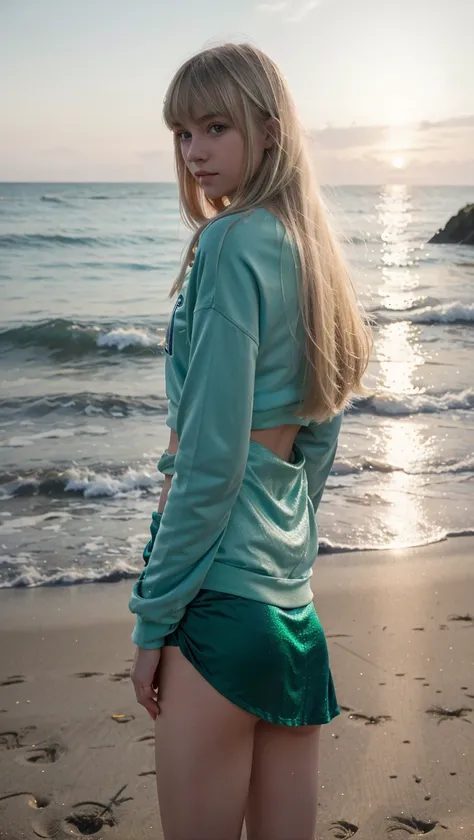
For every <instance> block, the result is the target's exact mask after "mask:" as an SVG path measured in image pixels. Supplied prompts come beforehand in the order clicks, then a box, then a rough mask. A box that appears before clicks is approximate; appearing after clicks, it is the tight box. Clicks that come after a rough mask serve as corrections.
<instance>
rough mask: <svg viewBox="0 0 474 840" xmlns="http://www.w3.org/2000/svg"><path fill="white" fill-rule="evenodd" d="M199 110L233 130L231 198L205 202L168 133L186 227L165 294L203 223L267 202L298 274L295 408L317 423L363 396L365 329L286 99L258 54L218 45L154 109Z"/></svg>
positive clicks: (176, 115) (180, 115)
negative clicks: (235, 164)
mask: <svg viewBox="0 0 474 840" xmlns="http://www.w3.org/2000/svg"><path fill="white" fill-rule="evenodd" d="M203 111H204V113H208V114H216V115H219V116H222V117H225V118H226V120H228V121H229V123H230V124H231V125H233V126H234V127H235V128H236V129H237V130H238V131H239V132H240V134H241V135H242V137H243V139H244V148H245V165H244V169H243V172H242V176H241V180H240V184H239V186H238V189H237V191H236V193H235V194H234V195H233V196H232V200H231V201H228V200H226V198H225V197H224V196H223V197H222V198H219V199H210V198H208V197H207V196H206V195H205V193H204V191H203V190H202V188H201V187H200V185H199V184H198V182H197V181H196V179H195V178H194V177H193V175H192V174H191V173H190V172H189V170H188V169H187V167H186V165H185V162H184V160H183V158H182V155H181V150H180V141H179V138H178V137H177V136H175V140H174V142H175V165H176V170H177V177H178V185H179V196H180V205H181V214H182V217H183V219H184V221H185V222H186V224H187V225H188V226H189V227H191V228H192V229H193V230H194V233H193V236H192V238H191V241H190V242H189V246H188V248H187V250H186V253H185V255H184V259H183V263H182V266H181V270H180V272H179V274H178V277H177V279H176V280H175V282H174V284H173V286H172V289H171V292H170V296H172V295H173V294H175V293H176V292H178V291H179V290H180V289H181V287H182V285H183V282H184V278H185V274H186V271H187V268H188V266H189V265H190V264H191V263H192V259H193V253H194V251H195V248H196V245H197V242H198V240H199V237H200V235H201V233H202V231H203V230H204V228H205V227H207V225H209V224H212V222H213V221H214V220H215V219H216V218H220V217H221V216H226V215H229V214H231V213H235V212H237V211H245V210H248V211H250V210H252V209H254V208H257V207H262V206H264V207H268V208H271V210H272V211H273V212H274V213H275V215H276V216H277V217H278V218H279V219H280V220H281V222H282V223H283V225H284V226H285V229H286V231H287V234H288V237H289V239H290V242H291V243H292V245H293V247H296V255H297V258H298V262H299V267H300V272H301V283H300V290H299V293H300V306H301V314H302V319H303V325H304V331H305V336H306V361H307V365H306V384H305V397H304V401H303V403H302V405H301V410H300V412H299V413H300V416H302V417H306V418H310V419H314V420H317V421H320V422H322V421H324V420H327V419H329V418H330V417H332V416H334V415H335V414H337V413H338V412H339V411H340V410H341V409H343V408H344V407H345V406H346V405H347V404H348V402H349V401H350V399H351V394H353V393H354V394H357V393H358V394H366V393H367V391H366V389H365V388H364V387H363V385H362V377H363V374H364V372H365V370H366V367H367V365H368V362H369V357H370V353H371V349H372V333H371V330H370V326H369V323H368V320H367V318H366V316H365V314H364V312H363V311H362V308H361V307H360V305H359V303H358V301H357V297H356V294H355V290H354V286H353V283H352V280H351V277H350V274H349V270H348V266H347V264H346V262H345V259H344V256H343V253H342V248H341V246H340V244H339V242H338V237H337V235H336V233H335V232H334V230H333V229H332V226H331V223H330V214H329V211H328V210H327V208H326V207H325V205H324V202H323V199H322V197H321V194H320V191H319V188H318V185H317V183H316V179H315V175H314V172H313V167H312V165H311V160H310V155H309V150H308V147H307V144H306V141H305V135H304V132H303V129H302V126H301V124H300V122H299V119H298V116H297V114H296V110H295V106H294V103H293V100H292V96H291V94H290V91H289V89H288V86H287V84H286V81H285V79H284V77H283V75H282V73H281V72H280V70H279V69H278V67H277V66H276V65H275V63H274V62H273V61H272V60H271V59H270V58H269V57H268V56H267V55H265V53H263V52H261V50H259V49H257V48H256V47H253V46H251V45H249V44H232V43H230V44H223V45H221V46H216V47H212V48H210V49H207V50H204V51H203V52H200V53H198V54H197V55H195V56H193V57H192V58H190V59H189V60H188V61H186V62H185V63H184V64H183V65H182V67H180V69H179V70H178V71H177V73H176V74H175V76H174V78H173V79H172V81H171V84H170V86H169V88H168V91H167V93H166V97H165V100H164V109H163V116H164V120H165V123H166V124H167V126H168V127H169V128H170V129H171V128H173V126H175V125H176V124H181V125H183V126H185V125H186V123H187V122H188V121H189V120H190V119H191V120H193V119H196V118H197V116H198V115H199V113H202V112H203ZM270 118H271V119H272V122H271V125H272V126H273V129H271V133H272V139H273V141H274V142H273V145H272V147H271V148H270V149H267V150H266V151H265V153H264V155H263V160H262V161H261V163H260V165H258V161H256V160H255V152H254V150H255V148H256V146H257V144H256V143H255V139H256V137H257V134H258V132H259V131H261V130H262V128H263V127H264V125H265V123H268V120H269V119H270Z"/></svg>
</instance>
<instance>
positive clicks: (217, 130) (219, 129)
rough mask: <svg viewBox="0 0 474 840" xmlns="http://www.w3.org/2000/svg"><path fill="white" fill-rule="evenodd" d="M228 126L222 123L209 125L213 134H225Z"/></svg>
mask: <svg viewBox="0 0 474 840" xmlns="http://www.w3.org/2000/svg"><path fill="white" fill-rule="evenodd" d="M226 128H227V126H226V125H223V124H222V123H213V124H212V125H211V126H209V131H211V132H212V133H213V134H223V133H224V131H225V130H226Z"/></svg>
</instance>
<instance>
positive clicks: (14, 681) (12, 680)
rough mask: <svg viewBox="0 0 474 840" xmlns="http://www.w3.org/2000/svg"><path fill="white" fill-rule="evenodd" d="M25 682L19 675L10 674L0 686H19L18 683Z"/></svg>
mask: <svg viewBox="0 0 474 840" xmlns="http://www.w3.org/2000/svg"><path fill="white" fill-rule="evenodd" d="M24 682H26V680H25V677H23V676H22V675H21V674H12V675H11V677H7V678H6V680H3V682H0V686H4V685H19V684H20V683H24Z"/></svg>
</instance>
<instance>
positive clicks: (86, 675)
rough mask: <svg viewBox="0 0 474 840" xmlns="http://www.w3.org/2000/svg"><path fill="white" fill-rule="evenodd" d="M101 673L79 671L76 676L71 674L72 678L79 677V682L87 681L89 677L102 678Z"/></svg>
mask: <svg viewBox="0 0 474 840" xmlns="http://www.w3.org/2000/svg"><path fill="white" fill-rule="evenodd" d="M103 676H104V675H103V674H102V673H101V671H79V673H78V674H73V677H79V679H80V680H87V679H89V677H103Z"/></svg>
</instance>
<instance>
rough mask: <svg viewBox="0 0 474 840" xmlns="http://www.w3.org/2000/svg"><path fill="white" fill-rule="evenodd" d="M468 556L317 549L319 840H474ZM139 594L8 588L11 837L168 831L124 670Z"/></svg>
mask: <svg viewBox="0 0 474 840" xmlns="http://www.w3.org/2000/svg"><path fill="white" fill-rule="evenodd" d="M473 556H474V539H473V538H472V537H457V538H454V539H446V540H443V541H441V542H438V543H433V544H430V545H428V546H422V547H418V548H410V549H391V550H389V551H369V552H348V553H341V554H321V555H319V557H318V559H317V561H316V563H315V566H314V573H313V578H312V585H313V592H314V593H315V599H314V600H315V606H316V609H317V612H318V615H319V617H320V619H321V622H322V624H323V627H324V630H325V633H326V637H327V640H328V647H329V655H330V662H331V670H332V673H333V677H334V682H335V686H336V693H337V698H338V702H339V705H340V707H341V714H340V715H339V716H338V717H337V718H335V719H334V720H333V721H332V723H331V724H328V725H327V726H326V727H323V731H322V739H321V752H320V765H319V766H320V770H319V791H318V800H319V803H320V804H319V816H318V829H317V833H316V837H317V838H318V840H330V839H331V840H332V838H335V837H337V836H344V837H351V836H353V831H354V828H355V827H357V829H358V830H357V833H356V836H357V840H359V838H360V840H381V838H382V837H383V836H390V837H391V838H393V840H404V838H406V836H407V832H408V833H411V832H412V831H413V832H415V833H416V827H417V826H418V829H417V831H418V833H422V834H423V833H429V836H430V837H433V840H435V838H436V837H453V838H456V840H458V838H474V732H473V726H472V723H473V722H474V563H473V561H472V558H473ZM132 585H133V582H132V579H130V580H126V581H120V582H118V583H116V584H115V585H111V584H109V583H107V584H106V583H101V584H97V583H94V584H93V585H91V584H78V585H73V586H56V587H37V588H33V589H25V588H22V589H10V590H1V591H0V631H1V632H2V645H0V710H1V711H0V777H1V778H2V780H3V781H2V785H1V788H2V789H1V791H0V838H2V840H18V837H20V836H26V837H28V836H39V837H45V838H49V837H55V838H63V837H64V838H65V837H67V836H71V833H72V834H73V835H74V836H82V835H83V834H84V833H91V832H90V831H89V830H88V831H87V832H85V830H84V829H85V827H86V824H87V821H89V822H88V825H89V827H91V826H92V827H96V828H97V830H96V831H94V832H93V836H96V837H97V838H105V837H106V836H108V833H109V831H110V832H112V834H111V836H112V837H114V840H122V839H123V840H130V838H134V840H135V838H137V840H138V838H140V840H141V839H143V840H148V838H150V840H151V838H154V840H155V838H158V840H160V838H162V836H163V835H162V832H161V824H160V820H159V813H158V805H157V800H156V791H155V780H154V771H153V750H152V748H151V745H152V744H153V740H152V737H153V736H152V732H153V725H152V723H151V721H150V719H149V718H148V716H147V714H146V712H145V711H144V710H142V709H141V708H140V707H139V706H138V705H137V704H136V702H135V698H134V693H133V687H132V685H131V682H130V680H129V674H128V671H129V669H130V664H131V660H132V658H133V653H134V646H133V644H132V642H131V639H130V634H131V631H132V627H133V620H134V618H133V616H132V615H131V613H129V612H128V608H127V601H128V595H129V592H130V591H131V587H132ZM456 617H458V618H456ZM436 707H439V708H438V711H436ZM443 709H444V713H443V711H442V710H443ZM430 710H431V711H430ZM114 716H115V717H114ZM33 727H34V728H33ZM35 803H36V805H35ZM81 803H82V804H81ZM84 803H85V804H84ZM434 822H437V823H438V824H437V825H436V827H435V828H433V823H434ZM349 826H353V827H354V828H353V829H350V827H349ZM423 826H424V829H423ZM443 826H446V827H447V829H448V830H446V829H445V828H443ZM431 829H432V830H431ZM338 832H339V834H338ZM344 832H346V833H345V834H344ZM387 832H390V833H389V834H388V835H387ZM243 836H244V837H245V834H244V835H243Z"/></svg>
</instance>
